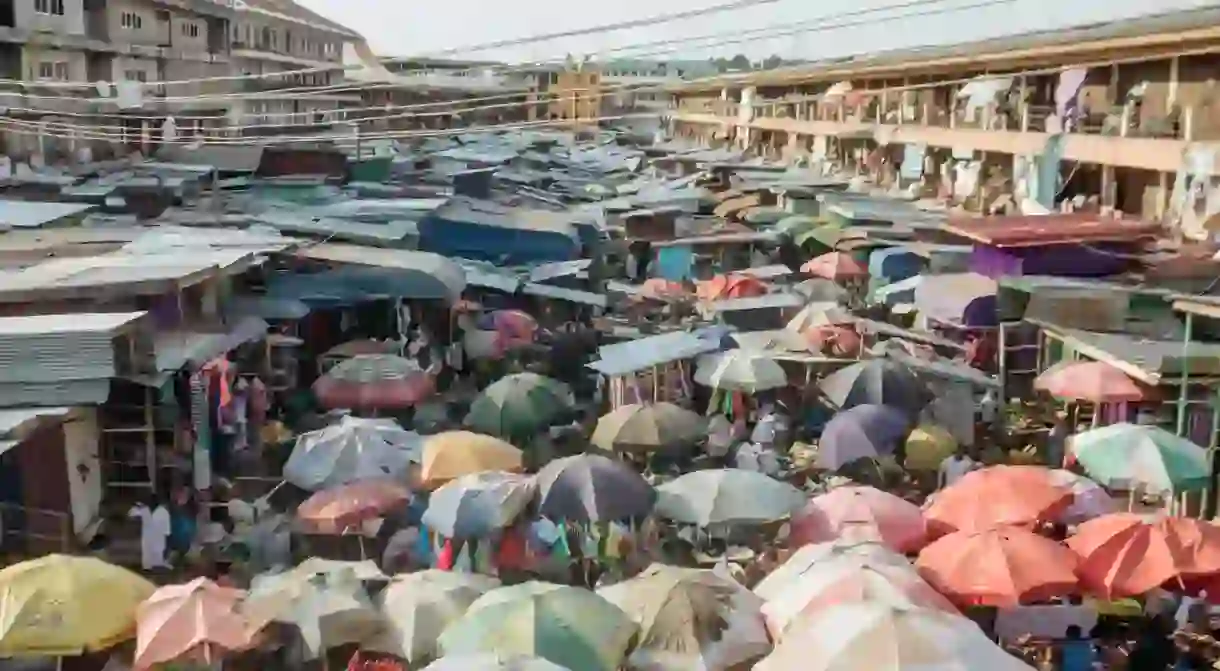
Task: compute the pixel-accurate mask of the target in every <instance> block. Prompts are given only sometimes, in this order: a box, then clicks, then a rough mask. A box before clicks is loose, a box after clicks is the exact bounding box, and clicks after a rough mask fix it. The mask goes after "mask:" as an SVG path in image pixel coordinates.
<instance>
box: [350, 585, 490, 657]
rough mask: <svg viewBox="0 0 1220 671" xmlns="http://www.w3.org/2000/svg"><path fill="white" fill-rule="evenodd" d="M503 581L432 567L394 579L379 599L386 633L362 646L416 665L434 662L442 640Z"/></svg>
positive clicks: (378, 603)
mask: <svg viewBox="0 0 1220 671" xmlns="http://www.w3.org/2000/svg"><path fill="white" fill-rule="evenodd" d="M499 586H500V582H499V581H498V580H495V579H494V578H489V577H487V576H483V575H479V574H477V573H460V572H454V571H441V570H437V569H428V570H426V571H418V572H416V573H404V574H401V575H397V576H394V579H393V580H392V581H390V584H389V585H387V586H386V588H385V589H384V590H383V591H382V592H381V594H380V595H378V597H377V607H378V608H379V609H380V610H381V614H382V616H384V617H385V623H386V626H385V629H384V630H383V631H382V632H381V633H380V634H378V635H377V636H376V637H375V638H373V639H372V640H370V641H367V642H366V643H364V645H362V646H361V647H362V648H363V649H365V650H370V651H374V652H383V653H387V654H391V655H394V656H396V657H401V658H403V659H405V660H407V661H408V662H410V663H411V664H420V663H423V662H426V661H428V660H431V659H434V658H435V657H436V656H437V654H438V649H437V643H436V640H437V639H438V638H440V635H441V632H443V631H444V630H445V627H448V626H449V625H451V624H453V623H454V622H456V621H457V620H458V618H460V617H461V616H462V615H463V614H465V612H466V609H468V608H470V604H472V603H474V602H475V600H477V599H478V598H479V597H481V596H483V595H484V594H486V593H488V592H490V591H492V590H493V589H496V588H498V587H499Z"/></svg>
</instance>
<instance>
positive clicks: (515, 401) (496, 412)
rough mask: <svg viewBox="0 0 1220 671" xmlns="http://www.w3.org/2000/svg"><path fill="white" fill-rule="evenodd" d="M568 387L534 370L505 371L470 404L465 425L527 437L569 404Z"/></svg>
mask: <svg viewBox="0 0 1220 671" xmlns="http://www.w3.org/2000/svg"><path fill="white" fill-rule="evenodd" d="M572 400H573V399H572V390H571V389H570V388H569V387H568V386H567V385H566V384H564V383H562V382H557V381H555V380H552V379H551V378H549V377H543V376H542V375H536V374H534V373H518V374H516V375H509V376H507V377H504V378H502V379H500V380H499V381H497V382H496V383H495V384H492V385H491V386H490V387H488V388H487V389H485V390H483V393H482V394H480V395H479V397H478V398H476V399H475V401H474V403H472V404H470V412H469V413H468V414H467V415H466V426H467V427H469V428H471V429H472V430H474V431H477V432H479V433H485V434H487V435H490V436H499V437H501V438H521V439H524V438H528V437H530V436H533V435H534V434H536V433H538V432H539V431H541V430H542V429H544V428H546V427H548V426H550V424H551V422H553V421H554V420H556V419H557V418H559V416H560V415H562V414H563V413H564V412H565V411H567V410H568V409H569V408H571V407H572Z"/></svg>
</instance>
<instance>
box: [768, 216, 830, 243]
mask: <svg viewBox="0 0 1220 671" xmlns="http://www.w3.org/2000/svg"><path fill="white" fill-rule="evenodd" d="M825 225H826V222H825V221H823V220H821V219H818V218H817V217H807V216H803V215H794V216H791V217H784V218H783V219H780V220H779V221H777V222H776V223H775V227H774V228H773V229H772V230H774V231H775V232H776V233H779V234H781V235H788V236H791V237H793V238H795V237H797V236H799V235H800V234H801V233H804V232H805V231H811V230H813V229H815V228H818V227H820V226H825Z"/></svg>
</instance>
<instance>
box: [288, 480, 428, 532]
mask: <svg viewBox="0 0 1220 671" xmlns="http://www.w3.org/2000/svg"><path fill="white" fill-rule="evenodd" d="M410 500H411V492H409V491H407V488H406V487H404V486H402V485H400V484H398V483H397V482H393V481H390V480H362V481H360V482H353V483H351V484H347V485H341V486H339V487H333V488H331V489H325V490H323V491H320V492H318V493H316V494H314V495H313V496H310V497H309V498H308V499H305V502H304V503H302V504H301V505H300V507H298V508H297V519H299V520H300V521H301V523H302V524H303V526H304V527H305V529H306V530H307V531H310V532H313V533H320V534H342V533H346V532H348V531H351V530H353V529H355V528H357V527H359V526H360V525H361V524H363V523H364V522H365V521H366V520H371V519H376V518H378V517H383V516H384V515H385V514H386V513H388V512H390V511H391V510H394V509H396V508H399V507H402V506H403V505H405V504H406V503H407V502H408V501H410Z"/></svg>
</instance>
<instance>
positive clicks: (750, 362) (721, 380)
mask: <svg viewBox="0 0 1220 671" xmlns="http://www.w3.org/2000/svg"><path fill="white" fill-rule="evenodd" d="M695 382H698V383H699V384H701V385H704V386H707V387H715V388H717V389H727V390H730V391H744V392H746V393H750V394H752V393H754V392H758V391H764V390H766V389H776V388H779V387H784V386H787V384H788V375H787V373H785V372H784V369H783V367H782V366H780V365H779V364H778V363H776V361H775V360H774V359H771V358H769V357H766V356H761V355H759V354H757V353H755V352H751V351H748V350H741V349H735V350H731V351H728V352H722V353H719V354H707V355H704V356H701V357H699V361H698V364H697V368H696V370H695Z"/></svg>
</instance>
